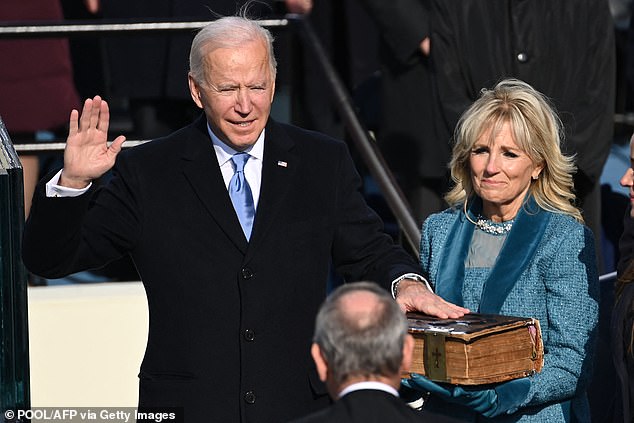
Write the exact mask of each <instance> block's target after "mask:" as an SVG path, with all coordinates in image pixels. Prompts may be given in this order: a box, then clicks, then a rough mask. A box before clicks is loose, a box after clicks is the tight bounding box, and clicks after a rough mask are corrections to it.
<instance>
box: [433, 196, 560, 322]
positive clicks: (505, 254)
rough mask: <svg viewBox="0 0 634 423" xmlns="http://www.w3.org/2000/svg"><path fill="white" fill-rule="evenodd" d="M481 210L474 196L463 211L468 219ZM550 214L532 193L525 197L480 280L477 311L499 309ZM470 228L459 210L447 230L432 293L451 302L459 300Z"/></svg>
mask: <svg viewBox="0 0 634 423" xmlns="http://www.w3.org/2000/svg"><path fill="white" fill-rule="evenodd" d="M481 210H482V201H481V200H480V199H479V198H477V199H476V201H474V202H473V203H472V204H471V207H469V210H468V211H467V213H469V217H470V218H471V220H475V216H478V214H479V213H480V211H481ZM550 217H551V213H548V212H546V211H544V210H542V209H541V208H540V207H539V206H537V204H536V203H535V200H533V198H532V197H529V198H528V200H527V201H526V202H525V204H524V205H523V206H522V208H521V209H520V211H519V213H518V214H517V218H516V219H515V223H514V224H513V229H511V232H509V234H508V235H507V238H506V241H505V242H504V245H503V246H502V250H501V251H500V254H499V256H498V258H497V260H496V262H495V265H494V266H493V268H492V269H491V273H490V274H489V277H488V278H487V280H486V281H485V283H484V288H483V291H482V297H481V299H480V308H479V310H478V312H480V313H492V314H498V313H499V312H500V310H501V308H502V304H504V301H505V300H506V297H507V296H508V294H509V292H511V289H513V286H515V283H516V282H517V280H518V279H519V277H520V275H521V274H522V272H523V271H524V269H525V268H526V267H527V266H528V265H529V263H530V262H531V261H532V259H533V257H534V255H535V252H536V250H537V246H538V245H539V242H540V241H541V239H542V236H543V234H544V229H545V228H546V226H547V225H548V222H549V221H550ZM474 228H475V226H474V225H473V223H471V222H470V221H469V220H468V219H467V218H466V216H465V214H464V213H461V214H460V216H459V217H458V219H456V221H455V222H454V224H453V225H452V227H451V228H450V230H449V234H448V236H447V243H446V244H445V248H444V254H443V256H442V258H441V261H440V266H439V269H440V271H439V274H438V277H437V280H436V293H437V294H438V295H440V296H441V297H443V298H444V299H446V300H447V301H450V302H452V303H454V304H459V305H462V304H463V298H462V288H463V285H464V266H465V260H466V258H467V252H468V251H469V244H470V243H471V238H472V236H473V231H474Z"/></svg>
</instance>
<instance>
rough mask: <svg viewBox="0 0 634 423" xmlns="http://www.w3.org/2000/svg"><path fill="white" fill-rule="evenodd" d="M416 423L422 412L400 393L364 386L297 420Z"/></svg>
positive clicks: (306, 422)
mask: <svg viewBox="0 0 634 423" xmlns="http://www.w3.org/2000/svg"><path fill="white" fill-rule="evenodd" d="M322 422H323V423H356V422H358V423H385V422H390V423H401V422H402V423H410V422H411V423H413V422H417V423H420V422H421V417H420V415H419V414H418V413H417V412H416V411H414V410H413V409H411V408H410V407H409V406H407V404H405V403H404V402H403V400H401V399H400V398H398V397H395V396H393V395H391V394H389V393H387V392H384V391H379V390H373V389H363V390H359V391H354V392H351V393H349V394H347V395H346V396H344V397H343V398H340V399H339V400H338V401H336V402H335V403H334V404H333V405H331V406H330V407H328V408H326V409H324V410H320V411H318V412H316V413H313V414H310V415H308V416H306V417H304V418H301V419H299V420H295V421H293V423H322Z"/></svg>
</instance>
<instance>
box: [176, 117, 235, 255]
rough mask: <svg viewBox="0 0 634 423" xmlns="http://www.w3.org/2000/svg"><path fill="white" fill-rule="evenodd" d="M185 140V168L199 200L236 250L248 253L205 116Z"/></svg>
mask: <svg viewBox="0 0 634 423" xmlns="http://www.w3.org/2000/svg"><path fill="white" fill-rule="evenodd" d="M190 128H191V130H190V131H189V132H188V136H187V137H186V139H184V140H183V156H182V157H183V161H182V163H183V168H182V171H183V173H184V174H185V178H187V180H188V181H189V183H190V184H191V186H192V188H193V190H194V192H195V193H196V195H197V196H198V199H199V200H200V201H201V202H202V203H203V204H204V206H205V208H206V209H207V210H208V211H209V213H210V214H211V216H212V217H213V219H214V220H215V221H216V223H217V224H218V226H220V228H221V229H222V230H223V231H224V232H225V233H226V234H227V236H228V237H229V238H230V239H231V241H232V242H233V243H234V244H235V245H236V247H237V248H238V249H239V250H240V251H242V253H243V254H244V253H246V250H247V240H246V237H245V236H244V233H243V232H242V228H241V227H240V222H239V221H238V217H237V216H236V213H235V211H234V210H233V205H232V204H231V200H230V199H229V194H228V193H227V188H226V187H225V184H224V181H223V179H222V174H221V172H220V167H219V166H218V160H217V159H216V155H215V153H214V149H213V145H212V142H211V139H210V138H209V134H208V132H207V120H206V119H205V116H204V115H202V116H201V117H200V118H199V119H198V120H197V121H196V122H194V124H193V125H192V126H191V127H190Z"/></svg>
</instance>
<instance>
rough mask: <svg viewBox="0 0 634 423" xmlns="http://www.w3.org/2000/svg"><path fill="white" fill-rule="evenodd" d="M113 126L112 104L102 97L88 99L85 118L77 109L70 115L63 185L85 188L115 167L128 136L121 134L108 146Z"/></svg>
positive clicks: (83, 113) (62, 176)
mask: <svg viewBox="0 0 634 423" xmlns="http://www.w3.org/2000/svg"><path fill="white" fill-rule="evenodd" d="M109 123H110V109H109V108H108V103H107V102H106V101H105V100H102V98H101V97H99V96H95V97H94V98H92V99H90V98H88V99H86V101H85V102H84V108H83V110H82V112H81V116H80V115H79V112H78V111H77V110H73V111H72V112H71V113H70V124H69V130H68V138H67V139H66V148H65V150H64V170H63V171H62V175H61V177H60V179H59V185H61V186H65V187H68V188H76V189H81V188H85V187H87V186H88V184H90V183H91V182H92V181H93V180H95V179H97V178H99V177H100V176H102V175H103V174H104V173H106V172H107V171H108V170H110V169H111V168H112V167H113V166H114V162H115V159H116V158H117V154H119V152H120V151H121V146H122V144H123V142H124V141H125V137H124V136H123V135H119V136H118V137H117V138H116V139H115V140H114V141H113V142H112V143H111V144H110V145H108V125H109Z"/></svg>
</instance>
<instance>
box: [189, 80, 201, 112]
mask: <svg viewBox="0 0 634 423" xmlns="http://www.w3.org/2000/svg"><path fill="white" fill-rule="evenodd" d="M187 82H188V83H189V93H190V94H191V96H192V100H194V103H196V106H198V107H199V108H201V109H202V108H203V102H202V98H201V93H200V87H199V86H198V83H197V82H196V81H195V80H194V77H192V74H191V73H189V74H188V75H187Z"/></svg>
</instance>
